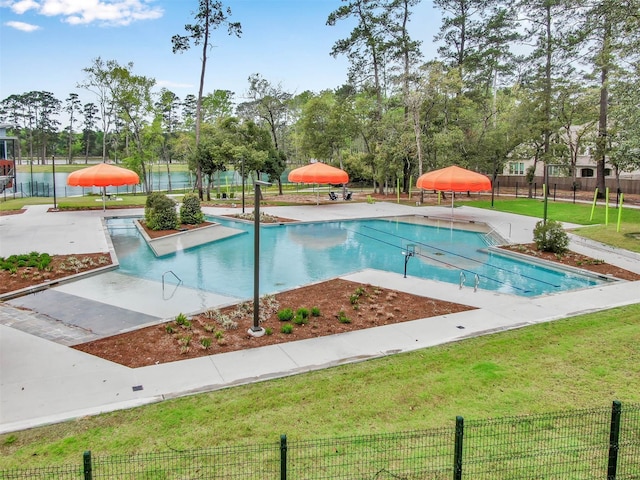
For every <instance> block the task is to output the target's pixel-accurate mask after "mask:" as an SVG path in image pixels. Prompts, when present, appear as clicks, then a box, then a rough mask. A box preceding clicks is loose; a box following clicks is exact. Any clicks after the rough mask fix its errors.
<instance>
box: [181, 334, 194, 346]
mask: <svg viewBox="0 0 640 480" xmlns="http://www.w3.org/2000/svg"><path fill="white" fill-rule="evenodd" d="M178 343H180V345H182V346H184V347H188V346H189V345H191V335H186V336H184V337H180V339H179V340H178Z"/></svg>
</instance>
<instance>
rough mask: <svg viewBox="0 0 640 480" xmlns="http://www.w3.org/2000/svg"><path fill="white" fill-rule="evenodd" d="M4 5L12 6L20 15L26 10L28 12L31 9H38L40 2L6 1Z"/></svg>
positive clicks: (29, 0)
mask: <svg viewBox="0 0 640 480" xmlns="http://www.w3.org/2000/svg"><path fill="white" fill-rule="evenodd" d="M2 6H3V7H5V6H7V7H9V8H11V10H13V11H14V12H15V13H17V14H18V15H22V14H23V13H25V12H28V11H29V10H31V9H37V8H38V7H39V4H38V2H36V1H34V0H18V1H11V0H9V1H8V2H6V5H5V4H4V3H3V5H2Z"/></svg>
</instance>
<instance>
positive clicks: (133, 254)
mask: <svg viewBox="0 0 640 480" xmlns="http://www.w3.org/2000/svg"><path fill="white" fill-rule="evenodd" d="M416 218H418V217H416ZM210 220H212V221H215V222H218V223H221V224H223V225H225V226H228V227H232V228H236V229H240V230H242V231H244V232H245V233H243V234H240V235H237V236H234V237H230V238H226V239H223V240H219V241H216V242H212V243H209V244H207V245H203V246H200V247H195V248H192V249H189V250H185V251H179V252H177V253H175V254H171V255H166V256H164V257H160V258H156V257H155V255H154V254H153V252H152V251H151V249H150V248H149V247H148V245H147V244H146V242H145V241H144V239H143V238H142V236H141V235H140V233H139V232H138V230H137V229H136V227H135V225H134V220H133V219H131V218H128V219H125V218H113V219H109V220H108V222H107V226H108V229H109V232H110V234H111V238H112V241H113V244H114V248H115V250H116V253H117V255H118V260H119V262H120V268H119V272H120V273H124V274H128V275H133V276H137V277H142V278H146V279H150V280H155V281H160V280H161V279H162V275H163V273H165V272H167V271H172V272H173V273H175V275H177V276H178V277H179V278H180V279H181V280H182V282H183V284H184V285H185V286H187V287H190V288H194V289H198V290H204V291H210V292H216V293H220V294H224V295H230V296H235V297H240V298H250V297H251V296H252V292H253V272H254V270H253V257H254V255H253V241H254V238H253V224H252V223H246V222H242V221H235V220H233V219H228V218H220V217H214V218H210ZM409 245H414V246H415V247H414V248H415V255H414V256H413V257H411V258H409V259H408V261H407V275H409V276H415V277H422V278H429V279H433V280H438V281H442V282H448V283H452V284H456V285H458V284H460V282H461V281H464V285H465V286H466V287H470V288H474V287H475V285H476V282H477V286H478V288H481V289H486V290H496V291H500V292H503V293H508V294H515V295H521V296H537V295H542V294H548V293H556V292H561V291H567V290H574V289H580V288H587V287H591V286H594V285H597V284H599V283H603V282H604V281H606V279H601V278H597V277H594V276H589V275H580V274H576V273H574V272H571V271H567V270H563V269H556V268H552V267H549V266H547V265H542V264H538V263H529V262H524V261H521V260H519V259H517V258H512V257H510V256H508V255H502V254H500V253H499V252H494V251H491V250H490V249H489V248H488V247H489V243H488V239H487V236H486V235H485V234H484V233H482V232H476V231H469V230H463V229H460V228H453V227H452V226H451V225H450V224H449V223H447V226H446V227H444V226H443V227H439V226H430V225H425V224H423V222H421V221H419V220H416V219H414V218H413V217H395V218H383V219H369V220H345V221H333V222H319V223H290V224H280V225H265V226H263V227H261V230H260V247H261V253H260V294H261V295H262V294H266V293H276V292H279V291H283V290H288V289H291V288H295V287H299V286H301V285H306V284H309V283H313V282H318V281H322V280H326V279H330V278H334V277H337V276H340V275H344V274H347V273H350V272H354V271H358V270H362V269H365V268H373V269H378V270H385V271H392V272H397V273H401V274H402V273H403V272H404V267H405V256H404V253H406V252H407V251H408V246H409Z"/></svg>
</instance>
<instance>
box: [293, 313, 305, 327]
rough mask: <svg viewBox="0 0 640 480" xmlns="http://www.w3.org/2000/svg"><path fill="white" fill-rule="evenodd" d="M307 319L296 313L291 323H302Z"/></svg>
mask: <svg viewBox="0 0 640 480" xmlns="http://www.w3.org/2000/svg"><path fill="white" fill-rule="evenodd" d="M308 321H309V320H308V319H307V317H305V316H303V315H301V314H300V313H296V316H295V317H293V323H295V324H296V325H304V324H305V323H307V322H308Z"/></svg>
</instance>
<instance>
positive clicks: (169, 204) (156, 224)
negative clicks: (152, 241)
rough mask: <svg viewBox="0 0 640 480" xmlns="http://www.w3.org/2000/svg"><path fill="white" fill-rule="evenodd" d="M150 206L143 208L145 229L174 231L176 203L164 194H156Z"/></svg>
mask: <svg viewBox="0 0 640 480" xmlns="http://www.w3.org/2000/svg"><path fill="white" fill-rule="evenodd" d="M151 195H154V194H153V193H152V194H151ZM151 195H149V197H147V203H149V198H150V197H151ZM152 205H153V206H152V207H145V214H144V216H145V220H146V221H147V227H149V228H150V229H151V230H175V229H176V227H177V226H178V212H176V202H174V201H173V200H172V199H170V198H169V197H167V196H166V195H165V194H158V195H155V196H154V199H153V201H152Z"/></svg>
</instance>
